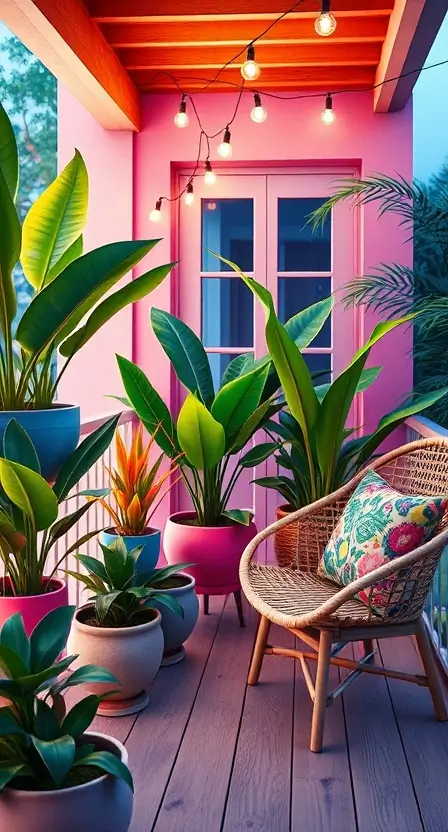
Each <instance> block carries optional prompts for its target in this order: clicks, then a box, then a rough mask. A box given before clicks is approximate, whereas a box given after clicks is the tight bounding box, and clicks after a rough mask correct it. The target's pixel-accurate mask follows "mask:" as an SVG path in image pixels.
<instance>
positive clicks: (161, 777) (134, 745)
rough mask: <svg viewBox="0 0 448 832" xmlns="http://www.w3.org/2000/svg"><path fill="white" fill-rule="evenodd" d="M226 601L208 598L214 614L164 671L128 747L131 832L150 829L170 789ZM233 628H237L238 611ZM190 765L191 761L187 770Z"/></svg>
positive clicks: (202, 619)
mask: <svg viewBox="0 0 448 832" xmlns="http://www.w3.org/2000/svg"><path fill="white" fill-rule="evenodd" d="M224 600H225V599H224V598H220V597H213V598H210V615H208V616H205V615H203V614H202V613H200V615H199V620H198V623H197V625H196V627H195V629H194V631H193V633H192V635H191V636H190V638H189V639H188V641H187V642H186V645H185V647H186V650H187V657H186V659H185V660H184V661H183V662H181V663H180V664H178V665H173V666H172V667H165V668H161V669H160V671H159V674H158V676H157V679H156V681H155V683H154V687H153V690H152V695H151V702H150V704H149V706H148V707H147V708H146V709H145V710H144V711H142V713H141V714H140V715H139V717H138V719H137V721H136V723H135V725H134V728H133V730H132V732H131V734H130V736H129V739H128V741H127V743H126V747H127V749H128V751H129V763H130V767H131V770H132V773H133V777H134V783H135V803H134V814H133V819H132V824H131V830H133V832H149V830H151V829H152V827H153V824H154V821H155V818H156V815H157V812H158V809H159V807H160V804H161V802H162V799H163V795H164V791H165V788H166V784H167V782H168V780H169V777H170V773H171V769H172V767H173V765H174V762H175V760H176V755H177V753H178V750H179V746H180V743H181V740H182V736H183V733H184V731H185V727H186V725H187V722H188V719H189V717H190V713H191V709H192V707H193V704H194V700H195V697H196V694H197V691H198V687H199V684H200V682H201V678H202V674H203V672H204V668H205V666H206V664H207V661H208V657H209V653H210V649H211V646H212V644H213V641H214V639H215V636H216V633H217V630H218V625H219V622H220V619H221V614H222V610H223V606H224ZM232 614H233V626H234V628H235V629H238V621H237V617H236V611H235V610H234V609H233V610H232ZM189 766H190V763H188V762H187V770H188V769H189Z"/></svg>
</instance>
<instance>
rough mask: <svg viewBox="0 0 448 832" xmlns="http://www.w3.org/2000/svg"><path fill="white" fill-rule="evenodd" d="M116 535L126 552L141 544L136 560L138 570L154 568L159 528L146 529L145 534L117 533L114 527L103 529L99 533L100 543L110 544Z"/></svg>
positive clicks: (156, 558) (144, 570) (157, 554)
mask: <svg viewBox="0 0 448 832" xmlns="http://www.w3.org/2000/svg"><path fill="white" fill-rule="evenodd" d="M118 537H121V539H122V541H123V543H124V545H125V546H126V549H127V551H128V552H132V550H133V549H136V548H137V546H143V549H142V551H141V553H140V557H139V559H138V562H137V569H138V571H139V572H150V571H151V569H155V568H156V566H157V561H158V559H159V553H160V530H159V529H147V530H146V534H135V535H118V534H117V533H116V532H115V530H114V529H105V531H104V532H101V534H100V543H102V544H103V546H110V544H111V543H113V541H114V540H117V538H118Z"/></svg>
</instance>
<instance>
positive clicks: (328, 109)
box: [321, 95, 336, 124]
mask: <svg viewBox="0 0 448 832" xmlns="http://www.w3.org/2000/svg"><path fill="white" fill-rule="evenodd" d="M321 119H322V121H323V123H324V124H334V122H335V121H336V113H335V111H334V110H333V99H332V97H331V95H327V98H326V100H325V110H324V111H323V112H322V114H321Z"/></svg>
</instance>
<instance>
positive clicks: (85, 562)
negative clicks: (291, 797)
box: [67, 538, 183, 716]
mask: <svg viewBox="0 0 448 832" xmlns="http://www.w3.org/2000/svg"><path fill="white" fill-rule="evenodd" d="M100 545H101V544H100ZM101 549H102V552H103V557H104V563H103V562H102V561H100V560H97V559H96V558H92V557H89V556H88V555H77V556H76V557H77V559H78V561H79V562H80V563H81V564H82V566H84V567H85V569H86V570H87V574H86V575H85V574H81V573H79V572H71V571H70V570H67V574H68V575H71V576H72V578H75V579H76V580H78V581H80V582H81V583H83V584H84V585H85V587H86V588H87V589H89V590H90V591H91V592H93V593H94V595H93V597H92V598H91V600H90V601H89V602H88V603H87V604H85V605H84V606H83V607H80V608H79V609H78V610H77V611H76V614H75V617H74V619H73V625H72V630H71V633H70V637H69V641H68V649H69V651H70V652H71V651H73V652H75V653H78V654H79V659H78V661H79V662H80V663H85V662H86V663H87V664H91V663H93V664H95V663H96V661H97V659H98V657H101V663H102V664H103V665H104V666H105V667H106V668H107V669H108V670H109V671H110V672H111V673H112V674H113V675H114V676H115V677H116V678H117V679H118V680H119V682H120V691H119V692H113V689H111V686H109V689H108V692H109V693H110V696H109V697H108V700H107V702H103V703H101V705H100V707H99V710H98V713H99V714H101V715H104V716H105V715H108V716H123V715H124V714H132V713H137V712H138V711H141V710H143V708H146V705H147V704H148V702H149V694H148V690H149V688H150V686H151V683H152V681H153V679H154V677H155V675H156V673H157V671H158V669H159V667H160V663H161V661H162V657H163V648H164V641H163V632H162V628H161V614H160V612H159V610H158V609H155V607H154V605H153V601H158V602H160V603H162V604H164V605H165V606H166V607H169V608H170V609H171V610H173V611H174V612H175V613H177V614H178V615H180V616H183V608H182V606H181V605H180V604H179V603H178V602H177V600H176V599H175V598H174V597H173V595H171V594H169V593H159V592H158V591H157V589H156V588H152V587H151V586H147V585H146V581H147V578H148V576H146V577H145V575H144V574H143V573H142V572H140V571H138V569H137V568H136V565H137V562H138V558H139V555H140V551H141V550H140V549H135V550H133V551H132V552H128V551H127V549H126V546H125V545H124V543H123V541H122V540H121V538H118V539H117V540H115V541H114V542H113V543H111V545H110V546H102V545H101ZM95 657H96V658H95ZM93 691H95V688H93Z"/></svg>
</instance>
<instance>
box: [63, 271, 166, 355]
mask: <svg viewBox="0 0 448 832" xmlns="http://www.w3.org/2000/svg"><path fill="white" fill-rule="evenodd" d="M174 265H175V263H167V264H166V265H165V266H157V267H156V268H155V269H151V270H150V271H149V272H146V273H145V274H142V275H140V277H137V278H136V279H135V280H131V281H130V282H129V283H127V284H126V286H123V287H122V288H121V289H119V290H118V292H114V294H113V295H110V296H109V297H108V298H106V299H105V300H103V302H102V303H100V304H99V305H98V306H97V307H96V308H95V309H94V311H93V312H92V314H91V315H90V317H89V318H88V320H87V322H86V323H85V324H84V325H83V326H81V327H80V328H79V329H77V330H76V331H75V332H73V333H72V335H69V337H68V338H67V339H66V340H65V341H63V343H62V344H61V346H60V348H59V352H60V353H61V355H64V356H66V357H67V358H70V357H71V356H72V355H74V354H75V353H76V352H78V350H80V349H81V347H83V346H84V344H86V343H87V341H89V340H90V338H92V336H93V335H95V333H96V332H98V330H99V329H100V328H101V327H102V326H103V325H104V324H105V323H107V321H109V320H110V319H111V318H112V317H113V316H114V315H116V314H117V312H119V311H120V310H121V309H124V308H125V306H129V304H130V303H136V302H137V301H139V300H142V298H145V297H146V295H149V293H150V292H152V291H153V290H154V289H156V288H157V286H160V284H161V283H162V281H163V280H165V277H166V276H167V274H169V273H170V271H171V269H172V268H173V266H174Z"/></svg>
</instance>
